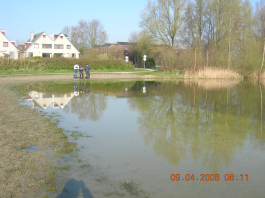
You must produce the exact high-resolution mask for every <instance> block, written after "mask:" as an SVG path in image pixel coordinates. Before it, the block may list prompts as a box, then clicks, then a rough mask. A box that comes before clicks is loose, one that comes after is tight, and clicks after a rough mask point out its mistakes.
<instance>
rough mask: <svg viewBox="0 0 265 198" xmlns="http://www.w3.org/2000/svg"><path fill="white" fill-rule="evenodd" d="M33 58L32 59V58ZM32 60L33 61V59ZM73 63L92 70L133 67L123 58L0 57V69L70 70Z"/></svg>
mask: <svg viewBox="0 0 265 198" xmlns="http://www.w3.org/2000/svg"><path fill="white" fill-rule="evenodd" d="M33 58H34V59H33ZM33 60H34V61H33ZM75 64H82V65H83V66H85V65H86V64H88V65H89V66H90V67H91V69H92V70H99V69H101V70H102V69H121V70H123V69H134V66H133V65H132V64H131V63H126V62H124V61H123V60H98V59H89V58H80V59H72V58H61V57H59V58H42V57H41V58H39V57H38V58H35V57H30V58H25V59H20V60H9V59H0V70H25V69H28V70H49V69H53V70H60V69H68V70H72V69H73V68H74V65H75Z"/></svg>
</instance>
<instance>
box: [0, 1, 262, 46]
mask: <svg viewBox="0 0 265 198" xmlns="http://www.w3.org/2000/svg"><path fill="white" fill-rule="evenodd" d="M250 1H251V3H252V5H253V6H254V5H255V2H256V1H257V0H250ZM146 4H147V0H72V1H62V0H53V1H51V0H44V1H39V0H35V1H33V0H5V1H1V8H2V9H1V11H0V29H4V30H5V31H6V36H7V38H8V39H9V40H11V41H12V40H13V41H16V40H22V41H26V40H28V39H29V35H30V32H31V31H33V32H34V33H35V34H37V33H39V32H42V31H45V32H46V33H47V34H52V33H59V32H61V31H62V29H63V27H64V26H67V25H68V26H74V25H77V23H78V21H79V20H81V19H83V20H93V19H98V20H100V21H101V22H102V24H103V26H104V28H105V30H106V31H107V33H108V35H109V42H111V43H115V42H117V41H128V38H129V36H130V33H131V32H132V31H139V30H140V28H139V21H140V14H141V11H142V10H143V9H144V7H145V6H146Z"/></svg>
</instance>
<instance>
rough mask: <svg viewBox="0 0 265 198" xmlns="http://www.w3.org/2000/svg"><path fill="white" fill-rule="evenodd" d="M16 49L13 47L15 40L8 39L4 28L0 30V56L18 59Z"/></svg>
mask: <svg viewBox="0 0 265 198" xmlns="http://www.w3.org/2000/svg"><path fill="white" fill-rule="evenodd" d="M18 51H19V50H18V49H17V48H16V47H15V41H9V39H8V38H7V37H6V35H5V30H3V29H1V30H0V57H5V58H9V59H18Z"/></svg>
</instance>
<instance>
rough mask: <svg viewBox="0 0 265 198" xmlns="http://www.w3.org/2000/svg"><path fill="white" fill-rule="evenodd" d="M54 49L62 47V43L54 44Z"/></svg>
mask: <svg viewBox="0 0 265 198" xmlns="http://www.w3.org/2000/svg"><path fill="white" fill-rule="evenodd" d="M54 49H63V45H57V44H54Z"/></svg>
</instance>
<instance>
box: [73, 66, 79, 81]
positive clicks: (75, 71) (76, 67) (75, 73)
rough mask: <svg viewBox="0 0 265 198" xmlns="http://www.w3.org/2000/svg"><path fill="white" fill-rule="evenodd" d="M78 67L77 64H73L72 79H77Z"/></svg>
mask: <svg viewBox="0 0 265 198" xmlns="http://www.w3.org/2000/svg"><path fill="white" fill-rule="evenodd" d="M78 69H79V66H78V64H75V66H74V79H77V71H78Z"/></svg>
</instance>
